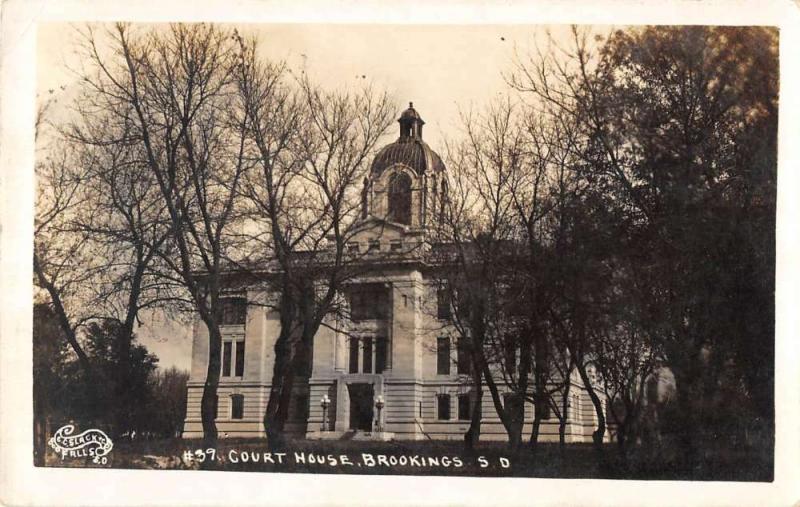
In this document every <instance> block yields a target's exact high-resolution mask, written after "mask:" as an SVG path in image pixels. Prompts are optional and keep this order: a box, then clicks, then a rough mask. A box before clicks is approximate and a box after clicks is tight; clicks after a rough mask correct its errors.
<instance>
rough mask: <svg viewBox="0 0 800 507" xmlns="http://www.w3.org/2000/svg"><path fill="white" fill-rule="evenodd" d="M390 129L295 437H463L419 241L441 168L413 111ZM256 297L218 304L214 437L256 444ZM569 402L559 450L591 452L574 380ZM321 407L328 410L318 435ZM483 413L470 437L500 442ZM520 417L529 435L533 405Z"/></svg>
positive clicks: (194, 379) (445, 312)
mask: <svg viewBox="0 0 800 507" xmlns="http://www.w3.org/2000/svg"><path fill="white" fill-rule="evenodd" d="M398 121H399V124H400V137H399V138H398V139H397V141H395V142H394V143H391V144H389V145H387V146H385V147H384V148H383V149H381V150H380V151H379V152H378V154H377V155H376V157H375V159H374V161H373V163H372V166H371V169H370V173H369V177H368V178H367V180H366V181H365V183H364V190H363V196H362V199H363V206H364V209H363V214H362V216H361V220H360V225H359V229H358V232H357V233H356V234H355V235H354V237H353V239H352V242H351V243H349V244H348V246H347V248H348V253H349V254H352V255H358V256H359V257H358V258H359V259H363V262H364V264H365V269H364V271H363V276H359V277H358V278H357V279H354V280H352V281H351V283H349V284H348V288H347V300H348V303H349V308H350V312H349V318H348V319H347V322H340V321H337V322H336V323H335V324H336V325H330V326H322V327H321V328H320V330H319V332H318V333H317V335H316V336H315V338H314V345H313V354H312V359H311V365H310V375H302V376H301V377H300V378H299V379H298V381H297V382H296V384H297V385H296V387H295V391H294V395H293V399H292V402H291V406H290V414H289V421H288V423H287V431H288V432H289V433H290V434H291V435H294V436H297V437H301V438H302V437H306V436H307V437H320V436H324V437H327V438H335V437H340V436H341V437H346V436H348V437H349V436H350V435H352V436H353V437H359V436H361V435H364V436H365V435H368V434H370V433H372V432H374V431H375V430H376V428H382V429H383V431H384V432H385V434H384V436H387V438H388V437H391V438H396V439H426V438H434V439H456V438H462V436H463V434H464V432H465V431H466V430H467V428H468V427H469V417H470V413H471V410H472V408H473V407H472V406H471V405H472V401H471V397H470V386H469V381H468V378H469V377H468V375H466V373H467V371H468V370H467V368H468V365H467V364H466V355H465V354H462V353H461V351H460V350H459V346H458V340H457V338H456V336H455V333H454V332H453V331H452V330H451V329H449V328H448V325H447V318H448V316H449V312H450V309H449V307H448V305H449V303H448V301H447V300H445V299H444V298H441V297H438V295H439V293H438V291H437V287H438V284H437V283H436V281H435V274H436V273H435V267H432V266H431V265H429V264H428V263H426V262H424V255H420V253H421V252H424V251H426V249H429V248H430V242H429V241H428V240H429V239H430V238H429V234H430V231H432V229H433V228H435V226H436V224H437V223H438V220H439V217H440V214H441V213H442V203H443V202H444V201H445V199H446V198H447V191H448V190H447V182H446V179H445V166H444V163H443V162H442V159H441V158H440V157H439V155H437V154H436V153H435V152H434V151H433V150H432V149H431V148H430V147H429V146H428V145H427V144H426V143H425V142H424V141H423V140H422V128H423V125H424V122H423V120H422V118H421V117H420V115H419V114H418V113H417V111H416V110H415V109H414V108H413V105H412V106H410V107H409V108H408V109H407V110H406V111H404V112H403V113H402V115H401V116H400V118H399V120H398ZM264 298H269V294H265V293H264V290H263V288H261V289H260V288H258V287H255V286H254V287H248V288H246V289H244V290H242V291H240V292H238V293H236V294H232V295H231V297H228V298H227V299H226V301H225V303H226V304H225V311H224V312H223V316H222V321H223V327H222V334H223V347H222V371H221V378H220V383H219V388H218V398H217V400H218V402H217V420H216V424H217V428H218V430H219V434H220V436H222V437H225V436H229V437H247V436H250V437H258V436H264V429H263V426H262V417H263V415H264V410H265V407H266V405H267V400H268V398H269V391H270V382H271V378H272V373H273V360H274V340H275V339H276V337H277V336H278V333H279V328H280V324H279V322H280V321H279V318H278V314H277V312H276V311H274V310H272V309H270V308H268V307H267V306H265V305H258V304H253V302H257V301H261V300H263V299H264ZM340 320H341V319H340ZM193 339H194V342H193V352H192V368H191V377H190V380H189V387H188V402H187V403H188V404H187V415H186V421H185V426H184V433H183V435H184V437H187V438H192V437H200V436H202V427H201V422H200V399H201V396H202V390H203V382H204V379H205V374H206V368H207V362H208V335H207V331H206V329H205V325H204V324H203V323H202V322H201V321H200V320H199V319H197V320H196V322H195V325H194V333H193ZM571 393H572V394H571V395H570V400H569V401H570V402H569V410H568V424H567V440H568V441H572V442H583V441H591V434H592V431H593V430H594V429H595V427H596V423H597V419H596V415H595V412H594V408H593V406H592V403H591V401H590V399H589V397H588V395H587V393H586V391H585V390H584V389H583V388H582V386H581V384H580V380H579V378H578V377H577V376H576V377H575V379H574V386H573V388H572V389H571ZM325 396H327V399H328V400H330V404H329V406H328V407H327V409H326V411H325V412H326V414H325V415H326V418H325V422H326V424H325V427H324V428H323V427H322V425H323V408H322V403H321V400H322V399H323V397H325ZM378 397H381V399H382V401H383V407H382V409H381V410H380V419H378V412H379V411H378V409H377V408H376V403H375V401H376V400H377V399H378ZM482 409H483V425H482V432H481V438H482V439H487V440H488V439H505V438H506V433H505V431H504V429H503V426H502V424H500V421H499V419H498V417H497V414H496V412H495V408H494V406H493V404H492V399H491V396H490V395H489V393H488V391H485V393H484V396H483V407H482ZM525 413H526V420H527V421H528V423H527V424H526V427H525V431H526V432H528V433H529V432H530V425H531V421H532V419H533V407H532V405H530V404H528V405H527V406H526V409H525ZM321 429H324V430H325V431H324V432H321V431H320V430H321ZM540 438H541V440H557V439H558V420H557V419H556V418H555V417H554V416H553V417H552V418H550V419H548V420H546V421H545V422H544V424H543V425H542V429H541V437H540Z"/></svg>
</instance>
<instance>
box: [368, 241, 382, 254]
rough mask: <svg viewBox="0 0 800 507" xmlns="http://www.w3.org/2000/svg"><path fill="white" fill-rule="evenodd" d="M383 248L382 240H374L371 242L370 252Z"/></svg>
mask: <svg viewBox="0 0 800 507" xmlns="http://www.w3.org/2000/svg"><path fill="white" fill-rule="evenodd" d="M380 249H381V242H380V241H375V240H372V241H370V242H369V251H370V252H379V251H380Z"/></svg>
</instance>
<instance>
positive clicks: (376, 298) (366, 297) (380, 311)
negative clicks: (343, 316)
mask: <svg viewBox="0 0 800 507" xmlns="http://www.w3.org/2000/svg"><path fill="white" fill-rule="evenodd" d="M388 307H389V289H387V288H386V287H384V286H383V285H382V284H377V283H375V284H363V285H360V286H358V287H356V288H355V289H354V290H353V291H352V292H351V293H350V318H351V319H352V320H354V321H361V320H377V319H385V318H386V315H387V313H388V311H387V309H388Z"/></svg>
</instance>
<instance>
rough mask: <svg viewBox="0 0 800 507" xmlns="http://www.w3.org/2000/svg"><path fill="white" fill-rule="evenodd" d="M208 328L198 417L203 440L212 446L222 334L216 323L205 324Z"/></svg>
mask: <svg viewBox="0 0 800 507" xmlns="http://www.w3.org/2000/svg"><path fill="white" fill-rule="evenodd" d="M206 326H207V327H208V369H207V371H206V381H205V384H204V385H203V398H202V400H201V401H200V417H201V420H202V424H203V438H204V439H205V440H206V441H207V442H208V443H209V444H213V443H215V442H216V440H217V424H216V422H215V419H216V418H217V386H218V385H219V374H220V362H221V361H220V359H221V358H220V354H221V351H222V334H221V333H220V330H219V325H217V323H216V322H208V321H207V322H206Z"/></svg>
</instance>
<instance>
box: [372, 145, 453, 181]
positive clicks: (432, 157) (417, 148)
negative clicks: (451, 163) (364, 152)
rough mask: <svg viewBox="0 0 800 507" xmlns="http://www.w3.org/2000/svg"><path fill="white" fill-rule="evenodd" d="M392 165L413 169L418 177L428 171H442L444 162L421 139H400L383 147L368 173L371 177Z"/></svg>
mask: <svg viewBox="0 0 800 507" xmlns="http://www.w3.org/2000/svg"><path fill="white" fill-rule="evenodd" d="M394 164H403V165H406V166H408V167H410V168H411V169H413V170H414V171H415V172H416V173H417V174H418V175H422V174H425V173H426V172H428V171H434V172H441V171H444V162H442V159H441V157H439V155H438V154H437V153H436V152H435V151H433V150H432V149H431V148H430V146H428V144H427V143H426V142H425V141H423V140H422V139H419V138H415V137H400V138H398V139H397V141H395V142H393V143H391V144H388V145H386V146H384V147H383V148H382V149H381V150H380V151H379V152H378V154H377V155H375V160H373V162H372V168H371V169H370V173H371V175H372V176H373V177H377V176H380V174H381V173H382V172H383V171H384V170H385V169H386V168H387V167H390V166H392V165H394Z"/></svg>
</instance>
